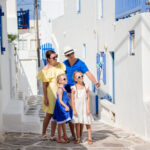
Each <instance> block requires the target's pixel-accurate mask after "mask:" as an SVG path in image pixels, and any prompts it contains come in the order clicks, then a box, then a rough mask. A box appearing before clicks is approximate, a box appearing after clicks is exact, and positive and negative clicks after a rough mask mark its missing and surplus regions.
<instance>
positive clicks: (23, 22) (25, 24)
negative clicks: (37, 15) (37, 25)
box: [17, 10, 30, 29]
mask: <svg viewBox="0 0 150 150" xmlns="http://www.w3.org/2000/svg"><path fill="white" fill-rule="evenodd" d="M17 16H18V29H29V28H30V22H29V10H24V11H17Z"/></svg>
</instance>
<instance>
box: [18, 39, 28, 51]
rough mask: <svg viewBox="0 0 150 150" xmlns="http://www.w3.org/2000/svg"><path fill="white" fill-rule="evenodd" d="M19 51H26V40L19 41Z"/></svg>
mask: <svg viewBox="0 0 150 150" xmlns="http://www.w3.org/2000/svg"><path fill="white" fill-rule="evenodd" d="M19 50H28V49H27V40H19Z"/></svg>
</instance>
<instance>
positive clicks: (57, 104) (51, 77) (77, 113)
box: [37, 47, 100, 144]
mask: <svg viewBox="0 0 150 150" xmlns="http://www.w3.org/2000/svg"><path fill="white" fill-rule="evenodd" d="M64 55H65V57H66V58H67V59H66V60H65V61H64V62H63V63H61V62H57V58H58V55H57V54H56V52H55V51H52V50H48V51H47V52H46V58H47V65H46V66H45V67H44V68H43V69H42V70H41V71H40V72H39V73H38V75H37V78H38V80H40V81H41V82H42V83H43V94H44V98H43V111H44V112H45V113H46V116H45V118H44V121H43V130H42V140H48V139H51V140H54V141H57V142H59V143H69V142H70V140H74V143H75V144H79V143H81V142H83V139H84V138H83V136H82V133H83V127H84V125H86V128H87V131H88V144H92V143H93V142H92V136H91V113H90V95H89V87H88V86H86V85H85V83H84V74H85V75H86V76H87V77H88V78H89V79H90V80H91V81H92V82H93V83H94V84H95V86H96V87H97V88H98V87H100V83H99V82H97V81H96V79H95V77H94V76H93V74H92V73H91V72H90V71H89V69H88V67H87V66H86V64H85V63H84V62H83V61H82V60H80V59H79V58H76V57H75V51H74V49H73V48H70V47H66V48H65V49H64ZM51 119H52V121H51V135H50V137H49V136H47V134H46V129H47V127H48V124H49V122H50V120H51ZM66 123H68V124H69V127H70V131H71V134H72V136H71V137H70V138H68V136H67V133H66ZM57 124H58V137H56V136H55V130H56V126H57ZM75 131H76V132H75ZM61 132H63V135H62V134H61Z"/></svg>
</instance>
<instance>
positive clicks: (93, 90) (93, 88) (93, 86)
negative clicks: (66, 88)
mask: <svg viewBox="0 0 150 150" xmlns="http://www.w3.org/2000/svg"><path fill="white" fill-rule="evenodd" d="M95 91H96V87H95V84H94V83H93V82H92V92H94V93H95Z"/></svg>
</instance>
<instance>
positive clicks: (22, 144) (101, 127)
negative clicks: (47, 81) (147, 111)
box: [0, 97, 150, 150]
mask: <svg viewBox="0 0 150 150" xmlns="http://www.w3.org/2000/svg"><path fill="white" fill-rule="evenodd" d="M36 99H37V98H36ZM39 99H40V98H39ZM40 103H41V101H34V97H32V98H31V99H29V101H28V102H27V105H28V109H27V110H26V115H32V114H33V115H40V117H41V122H42V120H43V117H44V113H43V112H42V110H41V108H39V106H40ZM37 110H38V111H37ZM48 133H50V126H49V128H48ZM67 133H68V136H70V131H69V128H68V126H67ZM84 136H85V137H87V132H86V128H84ZM92 137H93V144H92V145H88V144H87V142H85V143H82V144H74V143H73V142H70V143H68V144H60V143H57V142H54V141H41V135H39V134H32V133H4V134H3V138H1V140H0V150H80V149H81V150H150V143H149V142H146V141H144V140H142V139H141V138H139V137H136V136H135V135H134V134H131V133H127V132H126V131H123V130H122V129H119V128H114V127H111V126H109V125H107V124H104V123H103V122H101V121H99V120H95V121H94V122H93V124H92Z"/></svg>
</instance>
